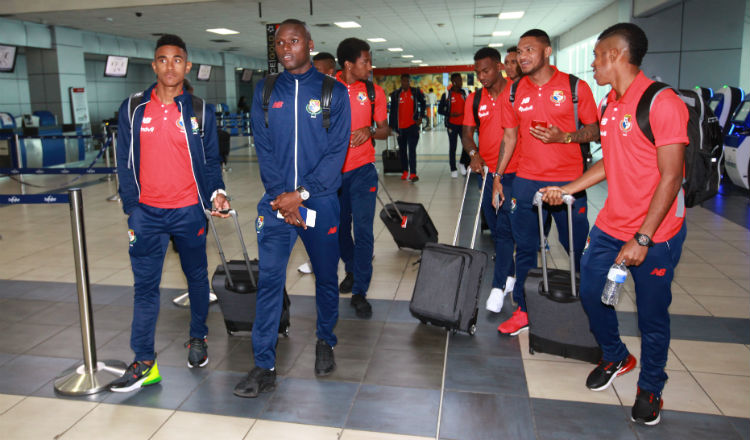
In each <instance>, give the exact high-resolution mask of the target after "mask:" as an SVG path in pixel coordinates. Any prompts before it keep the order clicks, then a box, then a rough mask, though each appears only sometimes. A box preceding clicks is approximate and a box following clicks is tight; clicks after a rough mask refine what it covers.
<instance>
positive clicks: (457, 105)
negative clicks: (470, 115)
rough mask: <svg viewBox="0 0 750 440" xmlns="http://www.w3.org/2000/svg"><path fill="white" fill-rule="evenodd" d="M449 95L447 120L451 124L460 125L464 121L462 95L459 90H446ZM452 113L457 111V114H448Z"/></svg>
mask: <svg viewBox="0 0 750 440" xmlns="http://www.w3.org/2000/svg"><path fill="white" fill-rule="evenodd" d="M448 95H449V96H450V100H451V102H450V107H448V122H449V123H451V124H453V125H461V124H463V123H464V101H465V100H464V96H463V95H462V94H461V92H453V91H452V90H449V91H448ZM453 113H457V114H458V116H450V115H451V114H453Z"/></svg>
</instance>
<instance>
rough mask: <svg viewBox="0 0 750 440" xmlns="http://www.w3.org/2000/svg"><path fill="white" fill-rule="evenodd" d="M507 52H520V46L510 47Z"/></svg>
mask: <svg viewBox="0 0 750 440" xmlns="http://www.w3.org/2000/svg"><path fill="white" fill-rule="evenodd" d="M505 53H518V46H511V47H509V48H508V50H506V51H505Z"/></svg>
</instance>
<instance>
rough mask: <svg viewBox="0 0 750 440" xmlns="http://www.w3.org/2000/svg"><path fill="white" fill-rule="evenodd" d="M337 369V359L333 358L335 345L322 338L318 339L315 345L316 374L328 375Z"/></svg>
mask: <svg viewBox="0 0 750 440" xmlns="http://www.w3.org/2000/svg"><path fill="white" fill-rule="evenodd" d="M335 369H336V361H335V360H334V359H333V347H331V346H330V345H328V343H327V342H326V341H324V340H322V339H318V343H317V344H316V345H315V375H316V376H328V375H329V374H331V373H333V370H335Z"/></svg>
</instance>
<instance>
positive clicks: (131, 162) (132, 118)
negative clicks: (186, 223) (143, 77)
mask: <svg viewBox="0 0 750 440" xmlns="http://www.w3.org/2000/svg"><path fill="white" fill-rule="evenodd" d="M146 104H148V101H146V102H142V103H140V104H138V105H137V106H136V107H135V109H134V110H133V114H132V115H130V152H129V154H128V155H129V157H128V168H130V169H132V170H133V180H134V181H135V187H136V189H137V190H138V202H139V203H140V201H141V185H139V184H138V173H136V171H135V154H134V152H133V149H134V147H133V139H134V138H135V133H133V130H135V126H134V124H135V113H136V112H137V111H138V108H139V107H140V106H142V105H144V106H145V105H146ZM128 106H130V100H128ZM143 111H144V112H145V111H146V110H145V107H144V110H143ZM140 135H141V131H140V130H138V136H140ZM116 153H117V152H115V154H116ZM131 165H132V167H131Z"/></svg>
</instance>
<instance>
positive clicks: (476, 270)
mask: <svg viewBox="0 0 750 440" xmlns="http://www.w3.org/2000/svg"><path fill="white" fill-rule="evenodd" d="M470 174H471V173H470V172H469V173H468V174H467V176H466V186H465V187H464V195H463V200H462V201H461V209H460V210H459V212H458V222H457V223H456V230H455V233H454V235H453V245H446V244H439V243H428V244H427V245H425V247H424V250H423V251H422V262H421V264H420V266H419V273H418V274H417V281H416V283H415V285H414V293H413V294H412V298H411V303H410V304H409V311H410V312H411V314H412V316H414V317H415V318H417V319H419V320H420V321H421V322H422V323H425V324H432V325H436V326H439V327H444V328H445V329H446V330H448V331H451V332H454V333H455V332H457V331H462V332H466V333H469V334H470V335H473V334H474V333H475V332H476V323H477V312H478V310H479V308H478V302H479V288H480V286H481V284H482V276H483V274H484V268H485V266H486V265H487V260H488V257H487V254H486V253H484V252H482V251H478V250H474V243H475V241H476V235H477V228H478V226H479V216H480V215H481V211H482V210H481V205H482V196H483V195H484V184H485V183H486V179H487V176H488V174H489V173H485V177H484V180H485V181H484V182H482V195H480V197H479V206H478V207H477V214H476V216H475V218H474V229H473V234H472V239H471V246H470V247H469V248H465V247H460V246H456V243H457V241H458V230H459V225H460V224H461V215H462V214H463V208H464V204H465V201H466V192H467V189H468V183H469V177H470Z"/></svg>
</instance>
